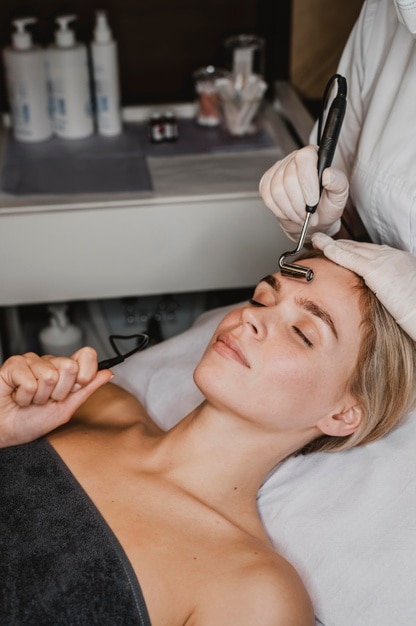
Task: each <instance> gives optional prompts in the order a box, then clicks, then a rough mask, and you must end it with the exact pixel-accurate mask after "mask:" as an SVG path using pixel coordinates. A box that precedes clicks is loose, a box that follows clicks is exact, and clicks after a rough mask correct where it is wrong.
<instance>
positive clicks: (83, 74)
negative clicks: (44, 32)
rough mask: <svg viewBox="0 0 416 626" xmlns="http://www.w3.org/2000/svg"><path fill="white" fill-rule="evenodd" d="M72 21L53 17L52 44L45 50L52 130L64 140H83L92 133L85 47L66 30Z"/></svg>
mask: <svg viewBox="0 0 416 626" xmlns="http://www.w3.org/2000/svg"><path fill="white" fill-rule="evenodd" d="M74 19H76V16H75V15H62V16H60V17H57V18H56V22H57V23H58V25H59V28H58V30H56V31H55V43H54V44H52V45H51V46H49V48H48V51H47V68H48V75H49V82H50V90H51V96H52V117H53V128H54V132H55V134H56V135H57V136H58V137H63V138H65V139H82V138H83V137H89V136H90V135H91V134H92V133H93V131H94V124H93V118H92V110H91V92H90V84H89V70H88V57H87V48H86V46H85V45H84V44H82V43H80V42H77V41H76V40H75V33H74V31H73V30H71V29H70V28H68V24H69V23H70V22H72V20H74Z"/></svg>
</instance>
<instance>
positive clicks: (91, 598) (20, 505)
mask: <svg viewBox="0 0 416 626" xmlns="http://www.w3.org/2000/svg"><path fill="white" fill-rule="evenodd" d="M0 586H1V593H0V624H1V625H2V626H28V625H30V626H32V625H33V626H87V625H88V626H91V625H94V624H97V626H98V625H99V626H133V625H135V626H137V625H139V626H150V620H149V616H148V613H147V609H146V605H145V602H144V599H143V596H142V593H141V590H140V586H139V583H138V581H137V578H136V576H135V573H134V571H133V569H132V567H131V565H130V563H129V561H128V559H127V557H126V555H125V553H124V551H123V549H122V547H121V545H120V543H119V542H118V540H117V539H116V537H115V535H114V534H113V533H112V531H111V529H110V528H109V527H108V525H107V524H106V522H105V520H104V519H103V517H102V516H101V515H100V513H99V511H98V510H97V509H96V507H95V506H94V504H93V503H92V501H91V500H90V498H89V497H88V496H87V494H86V493H85V491H84V490H83V489H82V487H81V486H80V485H79V483H78V482H77V481H76V479H75V478H74V476H73V475H72V474H71V472H70V471H69V469H68V468H67V467H66V465H65V464H64V463H63V461H62V460H61V459H60V457H59V456H58V455H57V454H56V453H55V451H54V450H53V448H52V447H51V446H50V444H49V443H48V442H47V441H46V440H44V439H40V440H38V441H35V442H33V443H30V444H25V445H22V446H16V447H12V448H6V449H3V450H0Z"/></svg>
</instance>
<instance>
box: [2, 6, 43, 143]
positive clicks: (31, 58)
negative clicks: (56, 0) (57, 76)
mask: <svg viewBox="0 0 416 626" xmlns="http://www.w3.org/2000/svg"><path fill="white" fill-rule="evenodd" d="M34 22H36V19H35V18H34V17H27V18H23V19H18V20H14V21H13V25H14V26H15V27H16V32H14V33H13V35H12V45H11V46H9V47H7V48H5V49H4V50H3V60H4V66H5V70H6V84H7V91H8V97H9V103H10V109H11V115H12V123H13V134H14V137H15V138H16V139H17V140H19V141H43V140H45V139H48V138H49V137H50V136H51V134H52V124H51V119H50V115H49V109H48V91H47V80H46V71H45V54H44V50H43V49H42V48H41V47H40V46H37V45H34V44H33V42H32V36H31V34H30V33H29V32H27V31H26V30H25V27H26V26H27V25H28V24H33V23H34Z"/></svg>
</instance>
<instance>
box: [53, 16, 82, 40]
mask: <svg viewBox="0 0 416 626" xmlns="http://www.w3.org/2000/svg"><path fill="white" fill-rule="evenodd" d="M76 19H77V16H76V15H61V16H60V17H57V18H56V20H55V21H56V22H57V23H58V24H59V29H58V30H56V31H55V42H56V45H57V46H59V47H61V48H69V47H70V46H73V45H74V43H75V33H74V31H73V30H71V29H70V28H68V24H69V23H70V22H72V21H73V20H76Z"/></svg>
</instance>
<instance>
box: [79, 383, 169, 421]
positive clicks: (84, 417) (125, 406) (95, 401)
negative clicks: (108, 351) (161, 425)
mask: <svg viewBox="0 0 416 626" xmlns="http://www.w3.org/2000/svg"><path fill="white" fill-rule="evenodd" d="M71 422H72V423H73V424H74V425H75V424H90V425H94V426H95V427H100V428H104V429H111V428H112V427H113V426H116V427H117V429H126V428H129V427H130V426H134V425H136V424H143V425H145V426H146V427H148V428H150V429H152V430H153V429H156V430H158V427H157V426H156V425H155V423H154V422H153V421H152V420H151V418H150V417H149V415H148V413H147V411H146V409H145V407H144V406H143V404H142V403H141V402H140V401H139V400H138V399H137V398H136V397H135V396H133V395H132V394H131V393H130V392H128V391H126V390H125V389H123V388H122V387H119V386H118V385H115V384H114V383H107V384H106V385H103V386H102V387H100V388H99V389H98V390H97V391H96V392H95V393H93V394H92V395H91V396H90V397H89V398H88V400H87V401H86V402H84V404H82V405H81V406H80V407H79V409H78V410H77V411H76V413H75V414H74V417H73V419H72V420H71Z"/></svg>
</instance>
